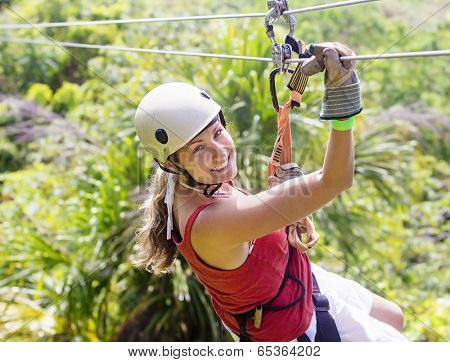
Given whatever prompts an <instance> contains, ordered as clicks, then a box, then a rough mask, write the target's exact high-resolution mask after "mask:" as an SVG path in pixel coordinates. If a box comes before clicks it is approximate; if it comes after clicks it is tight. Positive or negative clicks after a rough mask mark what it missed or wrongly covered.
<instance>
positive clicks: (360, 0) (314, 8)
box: [0, 0, 380, 30]
mask: <svg viewBox="0 0 450 362" xmlns="http://www.w3.org/2000/svg"><path fill="white" fill-rule="evenodd" d="M375 1H380V0H350V1H340V2H337V3H332V4H324V5H316V6H309V7H305V8H300V9H293V10H288V11H285V12H283V14H286V15H289V14H301V13H307V12H311V11H319V10H326V9H332V8H338V7H342V6H350V5H357V4H363V3H369V2H375ZM266 14H267V13H249V14H226V15H200V16H180V17H171V18H142V19H115V20H92V21H67V22H59V23H37V24H4V25H0V30H11V29H30V28H57V27H68V26H85V25H110V24H135V23H162V22H173V21H190V20H217V19H240V18H260V17H262V18H263V17H265V16H266Z"/></svg>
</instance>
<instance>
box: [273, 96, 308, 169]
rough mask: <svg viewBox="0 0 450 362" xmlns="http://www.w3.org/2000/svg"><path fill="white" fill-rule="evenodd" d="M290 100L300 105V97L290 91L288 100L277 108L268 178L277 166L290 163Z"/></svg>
mask: <svg viewBox="0 0 450 362" xmlns="http://www.w3.org/2000/svg"><path fill="white" fill-rule="evenodd" d="M291 100H293V101H295V102H297V103H299V104H301V100H302V95H301V94H300V93H298V92H296V91H292V92H291V97H290V100H289V101H288V102H287V103H286V104H285V105H284V106H280V107H279V108H280V109H279V111H278V126H277V127H278V131H277V138H276V140H275V144H274V146H273V151H272V156H271V157H270V161H269V164H268V167H267V174H268V176H273V175H274V174H275V170H276V168H277V166H279V165H282V164H285V163H289V162H292V148H291V123H290V120H289V114H290V112H291Z"/></svg>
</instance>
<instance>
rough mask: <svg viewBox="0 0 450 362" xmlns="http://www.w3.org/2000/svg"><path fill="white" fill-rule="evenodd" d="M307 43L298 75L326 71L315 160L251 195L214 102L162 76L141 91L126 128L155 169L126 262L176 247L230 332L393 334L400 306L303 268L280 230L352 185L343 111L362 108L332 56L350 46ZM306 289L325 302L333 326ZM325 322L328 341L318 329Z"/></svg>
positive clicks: (150, 262)
mask: <svg viewBox="0 0 450 362" xmlns="http://www.w3.org/2000/svg"><path fill="white" fill-rule="evenodd" d="M310 51H311V52H312V53H313V54H314V56H313V57H312V58H311V59H309V60H308V61H307V62H305V63H304V64H303V66H302V71H303V72H304V73H305V74H307V75H309V76H311V75H313V74H315V73H318V72H320V71H323V70H324V69H326V72H325V87H326V91H325V97H324V100H323V105H322V111H321V114H320V117H321V118H322V119H326V120H331V131H330V136H329V141H328V146H327V151H326V154H325V159H324V163H323V168H322V169H320V170H318V171H316V172H313V173H310V174H308V175H304V176H303V177H297V178H293V179H290V180H283V179H281V180H274V179H273V178H272V179H271V180H269V181H270V182H271V184H274V185H275V186H274V187H272V188H270V189H269V190H267V191H263V192H260V193H258V194H256V195H251V194H248V193H246V192H244V191H242V190H238V189H237V188H236V187H234V184H233V182H232V180H233V179H234V178H235V176H236V174H237V168H236V149H235V147H234V143H233V140H232V139H231V137H230V135H229V133H228V132H227V130H226V121H225V118H224V116H223V113H222V111H221V109H220V106H219V105H218V104H217V103H215V102H214V101H213V100H212V99H211V98H210V96H209V95H208V94H207V93H205V92H204V91H202V90H200V89H198V88H196V87H194V86H192V85H189V84H185V83H167V84H163V85H161V86H159V87H156V88H155V89H153V90H152V91H151V92H149V93H148V94H147V95H146V96H145V98H144V99H143V100H142V101H141V103H140V105H139V107H138V110H137V112H136V128H137V132H138V136H139V138H140V140H141V141H142V143H143V144H144V146H145V147H146V149H147V150H148V151H149V152H151V153H152V155H153V156H154V159H155V161H156V162H158V164H159V165H160V169H158V171H157V172H156V174H155V176H154V177H153V181H152V185H151V188H150V193H151V195H150V198H149V199H148V200H147V201H146V203H145V204H144V205H143V207H144V208H145V224H144V225H143V226H142V227H141V228H140V229H139V231H138V233H137V240H138V246H139V254H138V256H137V258H136V259H135V261H134V262H135V265H136V266H139V267H144V268H145V269H146V270H149V271H151V272H153V273H155V274H156V275H158V274H160V273H164V272H167V271H168V270H169V267H170V266H171V264H172V262H173V260H174V258H175V257H176V252H177V250H179V251H180V252H181V254H182V255H183V256H184V258H185V259H186V260H187V261H188V263H189V264H190V266H191V268H192V270H193V271H194V273H195V275H196V276H197V278H198V279H199V281H200V282H201V283H202V284H203V285H204V286H205V288H206V289H207V291H208V292H209V294H210V295H211V300H212V304H213V307H214V309H215V311H216V313H217V314H218V315H219V317H220V318H221V319H222V321H223V322H224V324H225V325H226V326H227V328H228V329H229V330H231V331H233V332H234V333H236V334H238V335H240V337H241V340H251V341H296V340H299V341H323V340H330V339H331V340H339V339H340V340H342V341H404V340H405V338H404V337H403V336H402V334H401V333H400V332H399V331H401V330H402V328H403V315H402V312H401V310H400V308H398V307H397V306H396V305H394V304H393V303H391V302H388V301H387V300H384V299H383V298H381V297H379V296H377V295H375V294H373V293H371V292H370V291H368V290H367V289H365V288H364V287H362V286H361V285H359V284H358V283H356V282H353V281H350V280H347V279H344V278H342V277H339V276H337V275H335V274H332V273H329V272H326V271H325V270H323V269H322V268H320V267H318V266H316V265H314V264H313V265H311V264H310V261H309V259H308V256H307V255H306V254H305V253H300V252H299V251H298V250H297V249H295V244H293V245H290V243H289V242H288V240H287V237H286V232H285V228H286V227H287V226H288V225H291V224H293V223H295V222H296V221H297V220H302V219H304V218H305V217H307V216H308V215H309V214H311V213H313V212H314V211H316V210H318V209H320V208H321V207H323V206H325V205H326V204H327V203H329V202H330V201H332V200H333V199H334V198H335V197H336V196H337V195H338V194H339V193H341V192H343V191H344V190H346V189H348V188H349V187H351V185H352V182H353V173H354V150H353V131H352V127H353V123H354V118H353V116H354V115H356V114H358V113H360V112H361V110H362V107H361V97H360V89H359V81H358V78H357V76H356V73H355V71H354V66H355V62H354V61H347V62H345V61H344V62H341V61H340V59H339V56H345V55H352V54H354V53H353V52H352V51H351V50H350V49H349V48H347V47H345V46H344V45H342V44H339V43H323V44H317V45H311V46H310ZM286 106H287V107H290V104H289V103H288V104H287V105H286ZM313 274H314V277H313ZM313 286H314V287H316V286H318V287H319V288H320V290H321V292H322V294H323V295H325V296H326V297H327V298H328V300H329V304H330V307H329V313H330V314H331V316H332V317H333V318H334V322H333V319H332V318H331V317H329V314H328V311H327V310H326V309H327V308H325V309H324V308H321V307H320V305H319V304H320V303H319V302H318V301H317V300H318V299H321V295H320V294H318V292H317V290H316V289H315V291H314V293H313ZM318 296H319V297H320V298H318ZM313 299H314V301H313ZM316 302H317V303H316ZM322 302H323V301H322ZM326 303H327V302H326V299H325V305H326ZM322 306H323V305H322ZM319 317H320V318H319ZM336 328H337V331H336V333H337V332H338V333H339V335H338V336H337V339H333V338H334V337H333V338H331V337H327V336H330V335H331V334H333V333H334V332H333V331H334V330H336ZM328 332H329V333H328ZM330 333H331V334H330Z"/></svg>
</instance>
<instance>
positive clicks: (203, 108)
mask: <svg viewBox="0 0 450 362" xmlns="http://www.w3.org/2000/svg"><path fill="white" fill-rule="evenodd" d="M218 114H219V116H220V119H221V121H222V124H224V125H225V119H224V117H223V114H222V111H221V109H220V106H219V105H218V104H217V103H216V102H214V101H213V100H212V99H211V97H210V96H209V95H208V94H207V93H206V92H205V91H203V90H201V89H199V88H197V87H194V86H193V85H191V84H187V83H180V82H173V83H166V84H162V85H160V86H158V87H156V88H154V89H152V90H151V91H150V92H149V93H147V95H146V96H145V97H144V99H143V100H142V101H141V103H139V106H138V109H137V111H136V115H135V125H136V130H137V133H138V136H139V139H140V140H141V142H142V143H143V144H144V147H145V149H146V150H147V151H149V152H151V153H152V154H153V156H154V158H155V159H156V160H157V161H158V163H160V164H161V163H163V162H165V161H166V160H167V158H168V156H169V155H171V154H172V153H174V152H176V151H178V150H179V149H180V148H182V147H183V146H184V145H185V144H186V143H188V142H189V141H190V140H191V139H193V138H194V137H195V136H196V135H197V134H199V133H200V132H201V131H202V130H203V129H204V128H205V127H206V126H207V125H208V124H209V123H210V122H211V121H212V120H213V119H214V118H215V117H216V116H217V115H218Z"/></svg>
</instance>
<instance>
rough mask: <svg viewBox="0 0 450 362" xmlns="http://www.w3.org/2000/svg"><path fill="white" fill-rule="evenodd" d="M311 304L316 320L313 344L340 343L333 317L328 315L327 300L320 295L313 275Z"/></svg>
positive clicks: (328, 303)
mask: <svg viewBox="0 0 450 362" xmlns="http://www.w3.org/2000/svg"><path fill="white" fill-rule="evenodd" d="M312 298H313V303H314V310H315V311H316V318H317V333H316V337H315V342H341V337H340V336H339V332H338V329H337V326H336V323H335V322H334V319H333V317H332V316H331V314H330V313H329V310H330V302H329V301H328V298H327V297H326V296H325V295H323V294H321V293H320V289H319V284H318V283H317V280H316V277H315V275H314V274H313V295H312Z"/></svg>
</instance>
